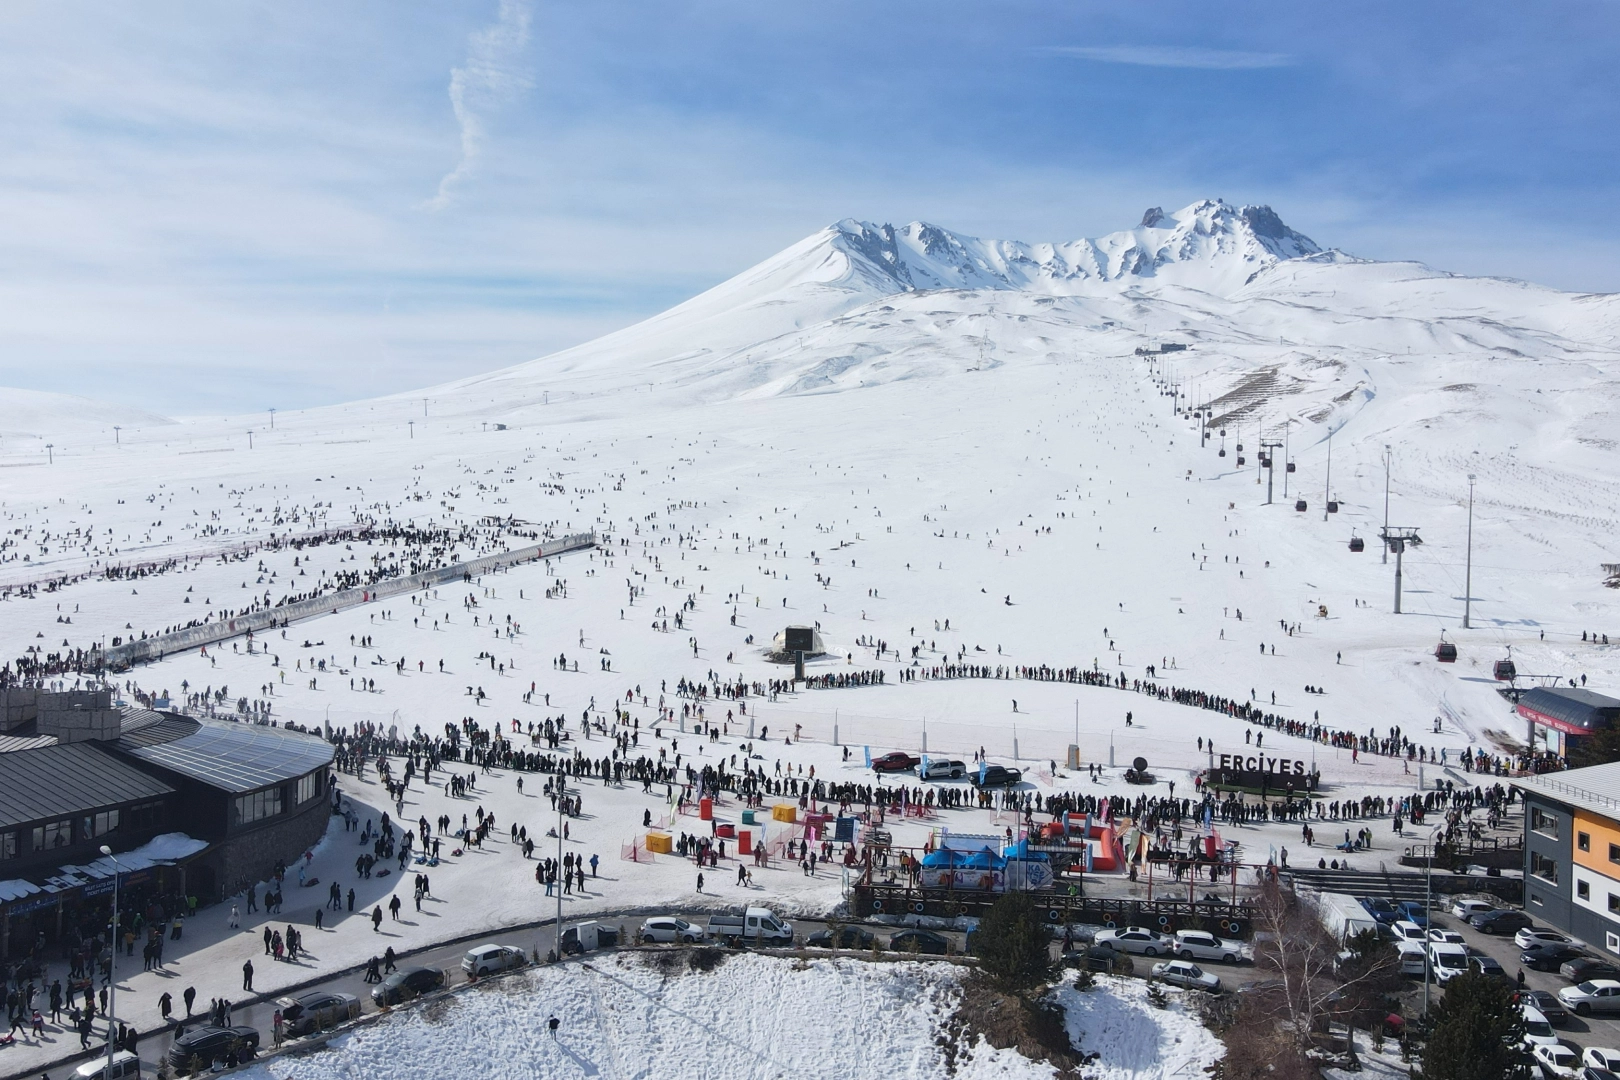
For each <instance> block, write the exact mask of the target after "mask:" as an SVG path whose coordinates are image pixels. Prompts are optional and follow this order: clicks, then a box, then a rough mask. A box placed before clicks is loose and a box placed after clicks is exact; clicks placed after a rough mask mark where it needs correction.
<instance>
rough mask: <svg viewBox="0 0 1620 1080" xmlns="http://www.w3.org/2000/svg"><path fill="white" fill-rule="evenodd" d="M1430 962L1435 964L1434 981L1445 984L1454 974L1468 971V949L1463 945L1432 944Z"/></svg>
mask: <svg viewBox="0 0 1620 1080" xmlns="http://www.w3.org/2000/svg"><path fill="white" fill-rule="evenodd" d="M1429 963H1431V964H1433V965H1434V981H1435V982H1437V983H1440V984H1441V985H1442V986H1444V985H1445V984H1446V983H1448V982H1450V981H1451V980H1452V978H1453V977H1454V976H1457V975H1463V974H1466V973H1467V971H1468V950H1467V949H1466V948H1464V947H1463V946H1461V945H1440V944H1435V945H1430V946H1429Z"/></svg>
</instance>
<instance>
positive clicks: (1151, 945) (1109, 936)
mask: <svg viewBox="0 0 1620 1080" xmlns="http://www.w3.org/2000/svg"><path fill="white" fill-rule="evenodd" d="M1092 940H1093V941H1094V942H1095V943H1096V944H1098V945H1108V946H1109V947H1111V948H1114V949H1118V950H1119V951H1120V952H1128V953H1140V954H1142V955H1143V956H1169V955H1170V954H1171V953H1173V952H1174V951H1175V948H1176V941H1175V939H1174V938H1171V937H1166V936H1165V935H1163V934H1161V933H1159V932H1157V931H1155V930H1149V929H1148V928H1147V927H1145V926H1125V927H1120V928H1119V929H1116V930H1099V931H1097V936H1096V937H1095V938H1094V939H1092Z"/></svg>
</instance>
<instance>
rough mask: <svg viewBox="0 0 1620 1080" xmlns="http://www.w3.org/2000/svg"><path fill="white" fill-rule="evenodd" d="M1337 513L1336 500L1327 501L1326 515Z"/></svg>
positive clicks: (1337, 505)
mask: <svg viewBox="0 0 1620 1080" xmlns="http://www.w3.org/2000/svg"><path fill="white" fill-rule="evenodd" d="M1338 512H1339V501H1338V500H1337V499H1329V500H1328V513H1330V514H1337V513H1338Z"/></svg>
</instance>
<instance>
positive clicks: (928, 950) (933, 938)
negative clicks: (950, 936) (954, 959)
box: [889, 930, 951, 956]
mask: <svg viewBox="0 0 1620 1080" xmlns="http://www.w3.org/2000/svg"><path fill="white" fill-rule="evenodd" d="M889 948H890V949H892V950H894V951H895V952H918V953H923V954H925V955H928V956H945V955H946V954H948V953H949V952H950V951H951V943H950V941H949V940H947V939H946V937H945V935H944V934H936V933H934V932H933V931H932V930H902V931H900V932H899V933H898V934H895V935H894V936H893V937H891V938H890V939H889Z"/></svg>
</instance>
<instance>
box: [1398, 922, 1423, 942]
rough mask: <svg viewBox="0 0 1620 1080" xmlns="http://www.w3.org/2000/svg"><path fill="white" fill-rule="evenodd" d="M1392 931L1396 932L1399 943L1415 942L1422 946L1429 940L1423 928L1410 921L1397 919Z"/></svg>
mask: <svg viewBox="0 0 1620 1080" xmlns="http://www.w3.org/2000/svg"><path fill="white" fill-rule="evenodd" d="M1390 929H1391V930H1393V931H1395V939H1396V940H1397V941H1415V942H1417V943H1418V944H1419V945H1421V944H1423V943H1424V942H1425V941H1426V940H1427V938H1428V935H1427V934H1425V933H1424V932H1423V927H1421V926H1419V925H1418V924H1417V923H1415V922H1412V921H1411V920H1409V919H1397V920H1396V921H1395V924H1394V925H1393V926H1391V927H1390Z"/></svg>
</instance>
